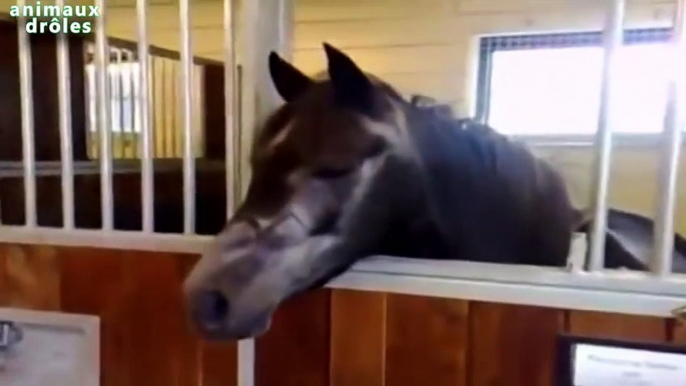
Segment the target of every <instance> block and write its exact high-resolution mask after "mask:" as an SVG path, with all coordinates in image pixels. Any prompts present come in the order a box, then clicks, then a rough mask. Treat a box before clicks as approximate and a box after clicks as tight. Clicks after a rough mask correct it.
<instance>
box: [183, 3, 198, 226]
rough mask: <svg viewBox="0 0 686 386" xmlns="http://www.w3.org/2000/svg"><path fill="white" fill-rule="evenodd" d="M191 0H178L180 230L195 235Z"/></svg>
mask: <svg viewBox="0 0 686 386" xmlns="http://www.w3.org/2000/svg"><path fill="white" fill-rule="evenodd" d="M189 1H190V0H180V25H181V63H182V66H183V70H182V71H181V82H182V83H181V84H182V85H183V88H182V94H183V95H182V97H183V108H182V112H183V133H184V143H183V208H184V222H183V231H184V233H186V234H192V233H194V232H195V159H194V157H193V100H192V92H193V87H192V86H193V50H192V47H191V9H190V4H189Z"/></svg>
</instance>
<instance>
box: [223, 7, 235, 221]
mask: <svg viewBox="0 0 686 386" xmlns="http://www.w3.org/2000/svg"><path fill="white" fill-rule="evenodd" d="M234 36H235V35H234V9H233V0H224V120H225V125H226V127H225V130H224V131H225V134H224V135H225V136H226V138H225V149H224V153H225V159H226V165H225V167H226V217H227V219H228V218H231V217H232V216H233V214H234V211H235V205H236V202H235V200H236V198H235V191H234V188H235V179H236V173H235V167H236V163H235V161H234V160H235V156H236V151H235V149H236V144H235V135H236V81H235V79H236V78H235V77H236V72H235V69H236V65H235V63H236V58H235V37H234Z"/></svg>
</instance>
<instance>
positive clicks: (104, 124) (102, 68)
mask: <svg viewBox="0 0 686 386" xmlns="http://www.w3.org/2000/svg"><path fill="white" fill-rule="evenodd" d="M95 5H96V6H99V8H100V17H99V18H97V20H96V21H95V61H96V71H95V72H96V74H97V75H96V80H97V84H96V91H97V94H98V130H99V138H100V154H99V155H100V157H99V160H100V198H101V211H102V229H103V230H106V231H107V230H112V229H113V228H114V205H113V202H114V200H113V197H112V128H111V126H110V116H109V112H110V111H109V110H110V109H109V103H110V98H109V96H110V95H109V90H108V89H109V82H108V74H109V59H110V58H109V50H108V49H107V46H108V42H107V31H106V29H105V26H106V20H107V19H106V16H107V12H106V9H105V7H106V4H105V0H95Z"/></svg>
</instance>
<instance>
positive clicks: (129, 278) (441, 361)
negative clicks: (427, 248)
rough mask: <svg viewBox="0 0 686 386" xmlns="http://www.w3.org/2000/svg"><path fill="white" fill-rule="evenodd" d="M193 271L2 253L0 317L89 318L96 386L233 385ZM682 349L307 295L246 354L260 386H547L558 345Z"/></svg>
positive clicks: (232, 354) (75, 254)
mask: <svg viewBox="0 0 686 386" xmlns="http://www.w3.org/2000/svg"><path fill="white" fill-rule="evenodd" d="M194 261H195V257H194V256H191V255H183V254H169V253H151V252H134V251H115V250H105V249H97V248H65V247H51V246H18V245H0V306H10V307H21V308H31V309H42V310H62V311H65V312H76V313H86V314H95V315H99V316H100V317H101V320H102V342H101V344H102V385H103V386H130V385H145V386H156V385H160V386H168V385H178V386H186V385H188V386H190V385H194V386H196V385H202V386H215V385H216V386H220V385H221V386H226V385H235V371H236V367H235V363H236V351H235V346H234V344H232V343H212V344H210V343H208V342H201V341H199V340H198V339H196V337H194V336H193V334H192V332H191V330H190V329H189V328H188V325H187V324H186V321H185V318H184V314H183V305H182V303H181V298H180V285H181V283H182V280H183V277H184V275H185V274H186V273H187V272H188V270H189V269H190V267H191V266H192V264H193V262H194ZM561 331H568V332H572V333H576V334H582V335H588V336H595V337H610V338H624V339H632V340H644V341H656V342H664V341H680V342H681V341H686V338H685V336H686V334H685V332H686V330H684V327H683V326H680V325H677V324H674V322H672V321H670V320H664V319H660V318H653V317H640V316H627V315H616V314H604V313H597V312H580V311H572V312H570V311H564V310H557V309H549V308H538V307H523V306H513V305H504V304H494V303H482V302H469V301H464V300H447V299H439V298H428V297H417V296H407V295H390V294H383V293H372V292H357V291H349V290H333V291H332V290H318V291H315V292H312V293H309V294H306V295H303V296H300V297H297V298H295V299H293V300H292V301H290V302H288V303H287V304H286V305H285V306H284V307H283V308H282V309H280V310H279V311H278V313H277V315H276V318H275V321H274V324H273V325H272V328H271V331H270V332H269V333H267V334H266V335H265V336H264V337H262V338H260V339H259V340H258V343H257V380H258V385H260V386H273V385H279V386H290V385H292V386H296V385H297V386H325V385H335V386H348V385H349V386H382V385H383V386H396V385H397V386H415V385H416V386H425V385H427V384H431V385H437V386H441V385H451V386H462V385H465V386H466V385H474V386H477V385H478V386H499V385H502V386H506V385H507V386H518V385H521V386H538V385H541V386H542V385H552V376H553V374H552V371H553V368H552V364H553V361H554V359H555V358H554V345H555V338H556V335H557V334H558V332H561Z"/></svg>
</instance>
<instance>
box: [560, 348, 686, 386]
mask: <svg viewBox="0 0 686 386" xmlns="http://www.w3.org/2000/svg"><path fill="white" fill-rule="evenodd" d="M573 379H574V386H686V354H673V353H662V352H652V351H647V350H636V349H628V348H619V347H605V346H596V345H590V344H576V345H575V349H574V375H573Z"/></svg>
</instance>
